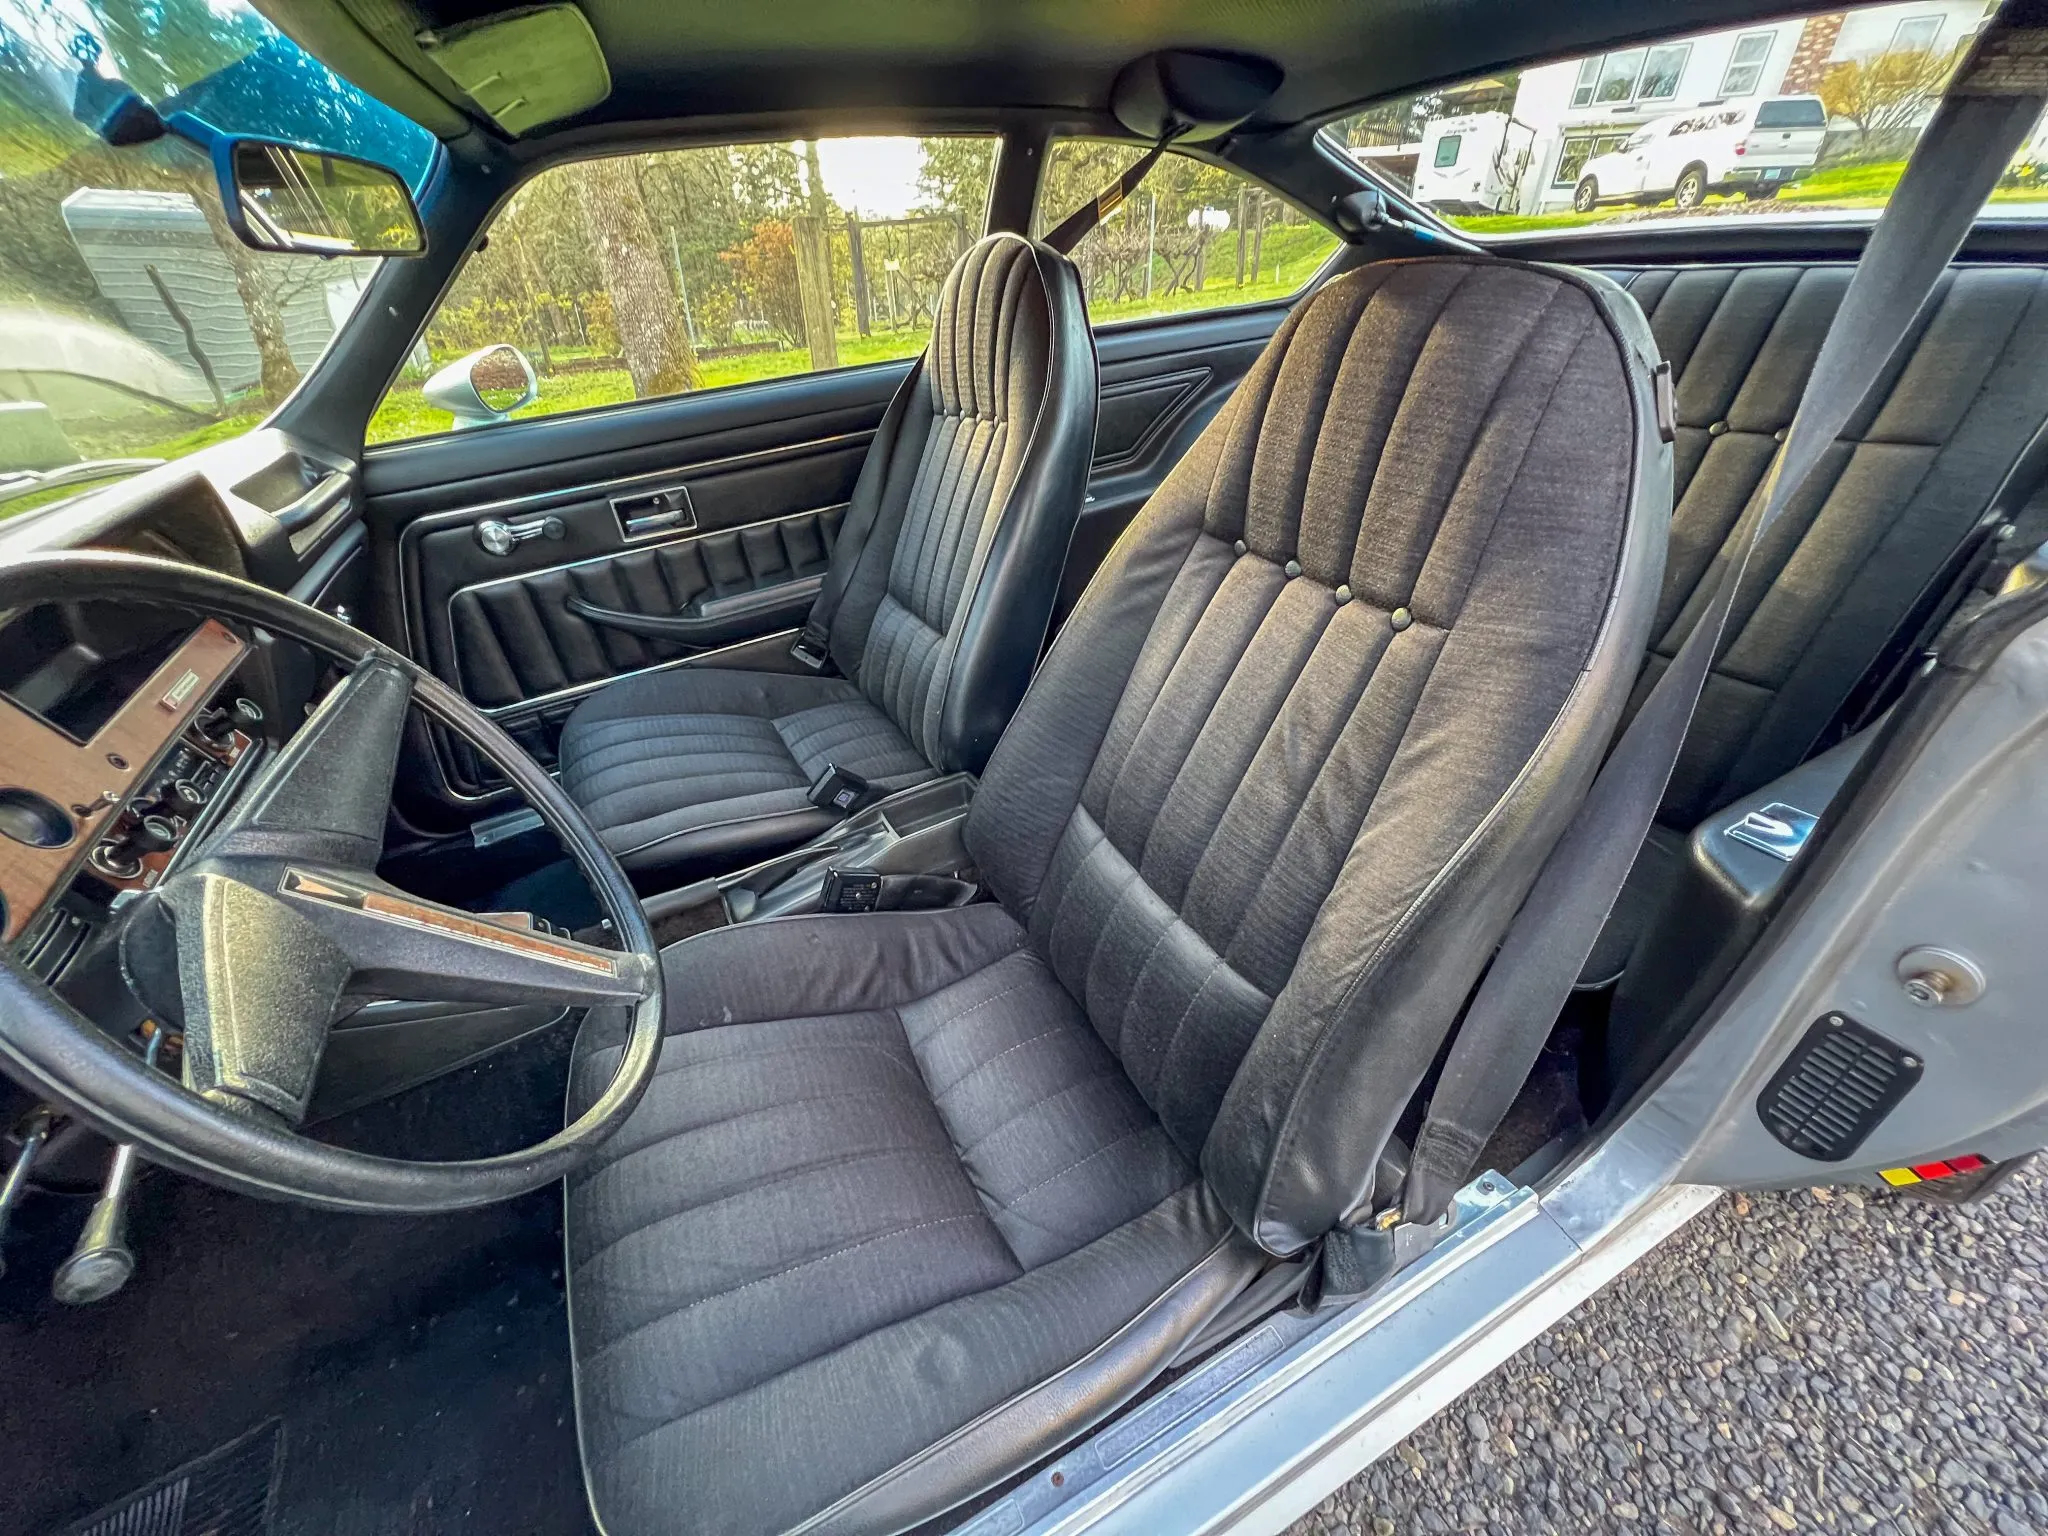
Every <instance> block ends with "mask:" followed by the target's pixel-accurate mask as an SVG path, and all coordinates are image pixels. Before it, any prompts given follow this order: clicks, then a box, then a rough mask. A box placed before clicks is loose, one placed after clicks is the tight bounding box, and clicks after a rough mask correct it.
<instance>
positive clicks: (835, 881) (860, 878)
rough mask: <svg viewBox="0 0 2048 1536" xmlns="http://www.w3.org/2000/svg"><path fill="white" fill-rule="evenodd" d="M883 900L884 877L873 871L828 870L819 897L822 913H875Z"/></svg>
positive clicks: (819, 906)
mask: <svg viewBox="0 0 2048 1536" xmlns="http://www.w3.org/2000/svg"><path fill="white" fill-rule="evenodd" d="M881 899H882V877H881V876H880V875H878V874H876V873H875V872H874V871H873V870H871V869H827V870H826V871H825V888H824V890H823V891H822V892H820V893H819V896H818V910H819V911H820V912H873V911H874V910H876V907H877V906H878V904H879V903H880V902H881Z"/></svg>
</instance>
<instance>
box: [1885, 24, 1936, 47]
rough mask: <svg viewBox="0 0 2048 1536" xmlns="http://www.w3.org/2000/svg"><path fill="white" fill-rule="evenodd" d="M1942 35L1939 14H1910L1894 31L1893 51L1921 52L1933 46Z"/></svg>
mask: <svg viewBox="0 0 2048 1536" xmlns="http://www.w3.org/2000/svg"><path fill="white" fill-rule="evenodd" d="M1940 37H1941V18H1940V17H1939V16H1908V17H1907V18H1906V19H1905V20H1904V21H1902V22H1900V23H1899V25H1898V28H1897V30H1896V31H1894V32H1893V33H1892V49H1891V51H1892V52H1893V53H1920V52H1922V51H1924V50H1926V49H1930V48H1932V47H1933V46H1934V45H1935V43H1936V42H1937V41H1938V40H1939V39H1940Z"/></svg>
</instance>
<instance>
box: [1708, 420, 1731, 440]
mask: <svg viewBox="0 0 2048 1536" xmlns="http://www.w3.org/2000/svg"><path fill="white" fill-rule="evenodd" d="M1727 431H1728V423H1727V422H1725V421H1717V422H1714V423H1712V424H1711V425H1709V426H1708V428H1707V436H1709V437H1721V436H1723V435H1724V434H1726V432H1727Z"/></svg>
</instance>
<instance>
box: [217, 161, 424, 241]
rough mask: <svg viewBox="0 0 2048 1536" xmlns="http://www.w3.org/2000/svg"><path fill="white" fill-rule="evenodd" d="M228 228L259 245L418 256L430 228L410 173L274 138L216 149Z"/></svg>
mask: <svg viewBox="0 0 2048 1536" xmlns="http://www.w3.org/2000/svg"><path fill="white" fill-rule="evenodd" d="M213 154H214V165H215V167H216V168H217V169H218V170H219V171H220V173H221V203H222V206H223V207H224V208H225V209H226V211H227V216H228V227H229V228H231V229H233V230H234V232H235V233H236V234H237V235H239V236H241V238H242V242H243V244H245V245H253V246H254V247H256V249H257V250H259V251H297V252H300V253H302V254H304V255H309V256H418V255H421V254H423V253H424V252H425V251H426V248H427V235H426V230H425V229H424V228H422V227H421V225H420V215H419V210H418V209H417V208H415V207H414V206H413V201H412V193H411V192H410V191H409V190H408V189H407V188H406V185H405V178H404V177H402V176H400V175H399V174H398V173H397V172H396V171H393V170H391V169H389V168H387V167H385V166H381V165H372V164H371V163H370V162H369V161H367V160H355V159H351V158H350V157H348V156H346V155H331V154H328V153H327V152H326V151H324V150H318V149H301V148H299V147H298V146H296V145H292V144H281V143H278V142H277V141H275V140H272V139H245V138H240V137H237V136H233V135H227V134H223V135H221V137H220V138H219V139H218V140H217V141H216V142H215V144H214V147H213Z"/></svg>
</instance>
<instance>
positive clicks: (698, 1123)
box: [567, 906, 1251, 1536]
mask: <svg viewBox="0 0 2048 1536" xmlns="http://www.w3.org/2000/svg"><path fill="white" fill-rule="evenodd" d="M666 970H667V977H668V987H669V996H670V999H671V1002H670V1011H669V1014H670V1016H669V1023H670V1029H671V1031H672V1033H671V1034H670V1036H669V1038H668V1040H667V1042H666V1044H665V1045H664V1047H663V1051H662V1060H661V1066H660V1070H659V1074H658V1075H657V1077H656V1078H655V1080H654V1084H653V1086H652V1087H651V1088H650V1089H649V1091H648V1094H647V1097H646V1099H645V1100H644V1101H643V1102H642V1104H641V1105H640V1107H639V1108H638V1109H637V1110H636V1111H635V1112H634V1114H633V1117H632V1119H631V1120H630V1121H629V1122H628V1124H627V1125H626V1127H625V1128H624V1129H623V1130H622V1131H621V1132H620V1133H619V1134H618V1136H617V1137H616V1138H615V1139H614V1140H613V1141H612V1142H611V1143H610V1144H609V1145H608V1146H607V1147H606V1148H605V1151H604V1153H603V1155H602V1157H601V1159H600V1160H599V1161H598V1162H597V1163H596V1164H595V1165H594V1166H593V1167H591V1168H590V1169H589V1170H588V1171H586V1172H584V1173H583V1174H581V1175H579V1176H578V1177H576V1178H575V1179H573V1180H572V1181H571V1182H570V1184H569V1189H568V1214H567V1232H568V1260H569V1293H570V1312H571V1321H572V1328H573V1344H574V1352H575V1358H576V1372H577V1379H576V1394H577V1411H578V1421H579V1424H580V1426H581V1434H582V1445H583V1454H584V1463H585V1472H586V1475H587V1477H588V1480H589V1484H590V1489H591V1498H592V1503H593V1506H594V1507H595V1509H596V1512H597V1514H598V1516H599V1519H600V1521H601V1523H602V1524H603V1526H604V1528H605V1530H606V1531H607V1532H608V1533H610V1536H638V1533H647V1532H713V1531H716V1532H721V1533H734V1536H738V1533H745V1532H756V1531H759V1532H768V1531H781V1530H785V1529H788V1528H789V1527H791V1526H794V1525H796V1524H798V1523H799V1522H801V1521H803V1520H804V1519H807V1518H809V1517H811V1516H813V1515H815V1514H816V1513H818V1512H819V1511H823V1510H827V1509H834V1508H835V1506H836V1511H835V1513H834V1515H833V1516H832V1519H831V1520H830V1521H828V1522H827V1524H826V1525H825V1526H824V1527H823V1528H824V1529H848V1530H858V1529H888V1528H891V1524H890V1517H889V1516H888V1514H887V1511H888V1510H890V1509H892V1508H895V1507H897V1505H899V1504H903V1505H905V1506H906V1507H909V1506H911V1505H915V1506H916V1507H920V1508H943V1507H945V1505H946V1504H948V1503H950V1502H954V1501H957V1500H958V1499H961V1498H965V1497H968V1496H969V1495H971V1494H972V1493H973V1492H975V1491H977V1490H978V1489H979V1488H981V1487H982V1486H985V1485H986V1484H987V1483H988V1482H990V1481H992V1480H994V1479H996V1478H999V1477H1001V1476H1002V1475H1004V1474H1005V1473H1006V1472H1008V1471H1010V1470H1012V1469H1013V1468H1014V1467H1016V1466H1020V1465H1023V1464H1025V1462H1027V1461H1028V1460H1029V1459H1030V1458H1031V1457H1032V1456H1034V1455H1035V1454H1037V1452H1038V1450H1039V1449H1040V1448H1042V1447H1043V1446H1044V1445H1045V1444H1046V1441H1045V1439H1044V1436H1045V1435H1046V1434H1047V1433H1049V1432H1056V1433H1058V1434H1059V1435H1061V1436H1064V1435H1067V1434H1071V1433H1073V1432H1075V1431H1076V1430H1078V1429H1079V1428H1081V1427H1084V1426H1085V1425H1086V1424H1087V1423H1089V1422H1091V1421H1092V1420H1093V1419H1095V1418H1099V1417H1100V1416H1101V1415H1102V1414H1104V1413H1106V1412H1108V1411H1109V1410H1110V1409H1111V1408H1112V1407H1114V1406H1115V1405H1116V1404H1117V1403H1118V1402H1119V1401H1121V1400H1122V1398H1123V1397H1124V1396H1125V1395H1127V1394H1128V1393H1129V1392H1131V1391H1134V1390H1135V1389H1136V1387H1137V1385H1138V1384H1140V1383H1141V1382H1142V1380H1143V1379H1144V1378H1145V1377H1146V1376H1148V1375H1149V1374H1151V1372H1152V1371H1154V1370H1156V1369H1157V1368H1158V1366H1159V1365H1160V1364H1161V1363H1162V1362H1163V1360H1164V1359H1165V1358H1166V1357H1168V1356H1170V1355H1171V1353H1172V1351H1173V1349H1174V1348H1175V1347H1177V1346H1178V1344H1179V1343H1180V1342H1181V1341H1182V1340H1183V1339H1185V1338H1186V1337H1187V1335H1188V1334H1189V1333H1190V1332H1192V1330H1193V1329H1194V1328H1196V1327H1198V1326H1199V1325H1200V1323H1201V1322H1202V1321H1203V1320H1205V1319H1206V1318H1207V1316H1208V1315H1210V1313H1211V1312H1212V1311H1213V1309H1214V1308H1215V1307H1216V1306H1218V1305H1220V1304H1221V1302H1222V1301H1223V1300H1225V1299H1227V1298H1228V1296H1229V1295H1230V1294H1231V1293H1232V1292H1233V1291H1234V1290H1235V1289H1236V1288H1237V1287H1238V1286H1239V1285H1241V1284H1242V1283H1243V1281H1244V1280H1245V1279H1247V1278H1249V1275H1250V1273H1251V1267H1250V1260H1249V1258H1248V1255H1247V1250H1246V1249H1245V1247H1244V1246H1243V1245H1242V1244H1241V1243H1239V1242H1235V1241H1233V1240H1232V1239H1231V1237H1230V1236H1229V1233H1230V1226H1229V1222H1228V1219H1227V1218H1226V1217H1225V1216H1224V1215H1223V1213H1222V1211H1221V1209H1220V1207H1219V1206H1218V1205H1217V1203H1216V1201H1215V1200H1214V1198H1213V1197H1212V1196H1210V1195H1208V1194H1207V1193H1206V1191H1205V1190H1204V1188H1203V1186H1202V1185H1201V1184H1200V1182H1199V1181H1198V1180H1197V1178H1196V1175H1195V1173H1194V1171H1193V1169H1192V1168H1191V1167H1190V1166H1189V1164H1188V1163H1187V1161H1186V1160H1185V1159H1184V1158H1183V1157H1182V1155H1181V1154H1180V1152H1179V1151H1178V1150H1177V1149H1176V1148H1175V1147H1174V1145H1173V1143H1172V1141H1171V1140H1170V1139H1169V1138H1168V1137H1167V1135H1166V1134H1165V1132H1164V1131H1163V1130H1162V1129H1161V1128H1160V1126H1159V1123H1158V1121H1157V1120H1156V1119H1155V1118H1154V1117H1153V1116H1152V1114H1151V1112H1150V1111H1149V1110H1147V1109H1146V1107H1145V1105H1144V1102H1143V1100H1142V1099H1141V1098H1140V1097H1139V1096H1138V1094H1137V1092H1136V1091H1135V1089H1133V1088H1132V1087H1131V1085H1130V1083H1129V1082H1128V1081H1127V1080H1126V1079H1125V1078H1124V1075H1123V1073H1122V1071H1121V1070H1120V1069H1119V1068H1118V1066H1117V1064H1116V1061H1115V1058H1114V1057H1112V1056H1111V1055H1110V1053H1109V1052H1108V1050H1107V1049H1106V1048H1105V1047H1104V1046H1103V1045H1102V1043H1101V1041H1100V1039H1099V1038H1098V1037H1097V1036H1096V1035H1095V1033H1094V1031H1093V1030H1092V1029H1090V1027H1089V1025H1088V1023H1087V1020H1086V1018H1085V1017H1084V1016H1083V1015H1082V1013H1081V1011H1080V1009H1079V1008H1078V1007H1077V1006H1076V1005H1075V1003H1074V1002H1073V1000H1072V999H1071V998H1069V997H1068V996H1067V994H1066V993H1065V992H1064V991H1063V990H1062V989H1061V987H1060V985H1059V983H1058V982H1057V981H1056V980H1055V979H1054V978H1053V976H1052V974H1051V972H1050V971H1049V970H1048V969H1047V968H1046V967H1045V965H1044V964H1043V963H1042V962H1041V961H1040V960H1039V959H1038V958H1037V957H1036V956H1035V955H1033V954H1032V953H1031V951H1030V950H1029V948H1028V947H1026V945H1025V939H1024V934H1023V932H1022V931H1021V930H1020V929H1019V928H1018V927H1017V926H1016V924H1015V923H1014V922H1013V921H1012V920H1011V919H1010V918H1009V917H1008V916H1006V915H1005V914H1004V913H1003V911H1002V910H1001V909H1000V908H997V907H993V906H978V907H969V908H964V909H961V910H957V911H947V912H927V913H884V914H876V915H871V916H866V917H810V918H797V919H791V920H786V921H780V922H770V923H762V924H756V925H744V926H740V927H735V928H726V929H720V930H716V931H714V932H712V933H708V934H704V935H700V936H698V937H696V938H693V939H689V940H686V941H684V942H683V943H681V944H678V945H675V946H673V947H672V948H671V949H670V950H669V951H668V952H667V956H666ZM619 1038H620V1037H619V1033H618V1031H616V1030H614V1029H612V1028H611V1027H610V1026H608V1025H605V1024H592V1025H590V1026H587V1027H586V1029H585V1031H584V1036H583V1038H582V1039H581V1040H580V1041H579V1043H578V1053H577V1059H576V1064H575V1068H574V1074H573V1079H572V1084H571V1090H570V1097H571V1113H572V1114H574V1113H577V1112H580V1109H581V1107H582V1106H584V1105H586V1104H588V1103H589V1102H590V1101H591V1100H592V1099H594V1098H595V1097H596V1096H597V1095H598V1094H599V1093H600V1092H602V1091H603V1088H604V1086H605V1084H606V1083H607V1082H608V1081H609V1080H610V1077H611V1074H612V1072H613V1070H614V1069H615V1067H616V1065H617V1061H618V1051H619ZM1162 1298H1164V1299H1162ZM1105 1345H1109V1346H1111V1347H1109V1348H1105V1347H1104V1346H1105ZM1091 1356H1092V1357H1093V1358H1089V1357H1091ZM1084 1360H1085V1362H1086V1363H1083V1362H1084ZM1048 1382H1051V1383H1054V1384H1055V1386H1054V1387H1053V1389H1052V1390H1053V1393H1054V1396H1055V1398H1056V1400H1057V1401H1058V1402H1059V1405H1060V1406H1059V1410H1058V1412H1057V1413H1056V1414H1053V1415H1050V1416H1048V1414H1047V1413H1046V1412H1045V1411H1044V1410H1043V1409H1042V1408H1041V1409H1040V1410H1038V1411H1035V1412H1034V1411H1030V1410H1026V1409H1024V1408H1022V1407H1019V1408H1017V1409H1016V1412H1017V1414H1018V1415H1019V1416H1020V1418H1023V1419H1028V1420H1029V1422H1030V1423H1031V1425H1032V1426H1034V1428H1035V1430H1036V1434H1035V1436H1034V1435H1024V1436H1021V1437H1020V1436H1019V1435H1018V1434H1017V1433H1014V1432H1010V1433H1005V1432H1004V1431H1003V1429H1002V1424H1001V1421H1002V1419H1003V1417H1004V1415H1003V1414H1002V1413H1001V1412H999V1411H998V1410H1002V1409H1003V1408H1004V1406H1005V1405H1006V1404H1010V1403H1011V1400H1012V1399H1015V1398H1017V1397H1018V1396H1019V1394H1023V1393H1026V1392H1027V1389H1033V1388H1038V1389H1040V1394H1042V1393H1043V1392H1044V1391H1045V1387H1044V1385H1043V1384H1046V1383H1048ZM1034 1395H1035V1396H1036V1397H1037V1400H1038V1401H1039V1402H1040V1403H1043V1402H1044V1401H1045V1400H1046V1399H1045V1398H1044V1397H1043V1396H1042V1395H1038V1394H1034ZM977 1421H981V1422H980V1423H977ZM968 1425H975V1429H974V1431H973V1432H971V1433H967V1434H965V1435H964V1437H963V1436H962V1435H961V1434H959V1433H956V1432H959V1431H962V1429H963V1426H968ZM949 1437H952V1438H951V1439H949ZM942 1442H945V1444H943V1445H942V1444H941V1443H942ZM796 1447H801V1448H802V1450H801V1454H794V1453H792V1454H788V1455H784V1454H780V1453H779V1451H778V1448H790V1449H792V1450H793V1448H796ZM928 1447H938V1449H936V1450H930V1451H927V1449H926V1448H928ZM770 1463H772V1465H773V1467H774V1475H773V1476H772V1477H763V1476H761V1475H760V1473H761V1470H762V1468H763V1467H764V1465H768V1464H770ZM934 1489H937V1490H938V1492H937V1493H936V1494H935V1493H934ZM934 1501H935V1502H934Z"/></svg>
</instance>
